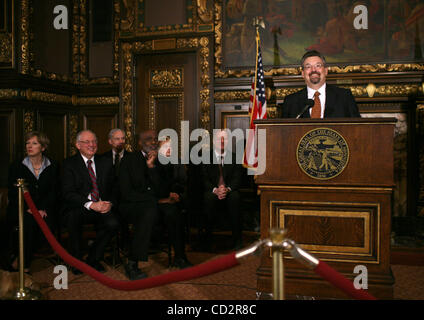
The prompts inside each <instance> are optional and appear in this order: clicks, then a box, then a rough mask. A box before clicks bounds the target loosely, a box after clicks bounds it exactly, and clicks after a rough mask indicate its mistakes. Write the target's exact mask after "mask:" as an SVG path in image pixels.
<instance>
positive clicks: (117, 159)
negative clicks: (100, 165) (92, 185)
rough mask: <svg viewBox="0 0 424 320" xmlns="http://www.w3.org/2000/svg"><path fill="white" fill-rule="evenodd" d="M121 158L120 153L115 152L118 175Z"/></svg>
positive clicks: (116, 172) (115, 165)
mask: <svg viewBox="0 0 424 320" xmlns="http://www.w3.org/2000/svg"><path fill="white" fill-rule="evenodd" d="M120 161H121V158H120V157H119V153H115V164H114V167H115V174H116V175H118V173H119V164H120Z"/></svg>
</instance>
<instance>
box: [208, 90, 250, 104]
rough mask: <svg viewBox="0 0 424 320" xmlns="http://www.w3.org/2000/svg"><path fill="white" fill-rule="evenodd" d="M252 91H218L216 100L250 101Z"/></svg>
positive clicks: (215, 96) (215, 95)
mask: <svg viewBox="0 0 424 320" xmlns="http://www.w3.org/2000/svg"><path fill="white" fill-rule="evenodd" d="M249 98H250V91H216V92H215V94H214V100H215V101H216V102H229V101H249Z"/></svg>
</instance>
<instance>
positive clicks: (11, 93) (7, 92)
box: [0, 89, 19, 99]
mask: <svg viewBox="0 0 424 320" xmlns="http://www.w3.org/2000/svg"><path fill="white" fill-rule="evenodd" d="M17 97H19V91H18V90H16V89H0V99H12V98H17Z"/></svg>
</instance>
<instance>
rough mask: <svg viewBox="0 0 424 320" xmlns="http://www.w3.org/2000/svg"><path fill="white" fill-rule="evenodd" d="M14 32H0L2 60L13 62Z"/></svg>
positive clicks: (0, 54) (0, 60)
mask: <svg viewBox="0 0 424 320" xmlns="http://www.w3.org/2000/svg"><path fill="white" fill-rule="evenodd" d="M12 41H13V36H12V33H8V32H0V62H2V63H12V56H13V53H12V50H13V46H12Z"/></svg>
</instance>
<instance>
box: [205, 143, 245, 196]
mask: <svg viewBox="0 0 424 320" xmlns="http://www.w3.org/2000/svg"><path fill="white" fill-rule="evenodd" d="M230 156H231V163H230V159H229V157H230ZM214 158H215V160H214ZM210 159H211V160H210V164H203V165H202V179H203V187H204V190H203V191H204V192H212V190H213V189H214V188H216V187H218V182H219V167H218V160H217V158H216V156H215V152H214V151H212V152H211V155H210ZM227 163H228V164H227ZM222 173H223V176H224V181H225V186H226V187H230V188H231V191H236V190H238V189H239V188H240V185H241V181H242V175H243V166H242V165H241V164H237V163H236V154H235V153H230V152H228V151H227V153H226V154H225V159H224V166H223V167H222Z"/></svg>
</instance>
